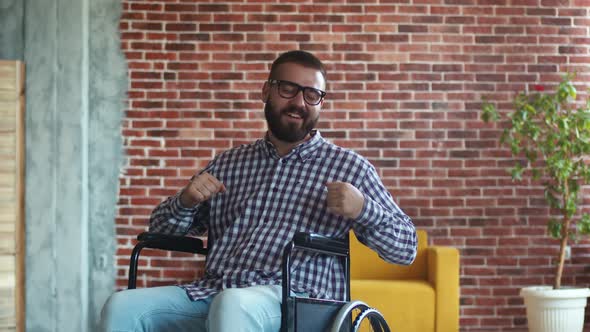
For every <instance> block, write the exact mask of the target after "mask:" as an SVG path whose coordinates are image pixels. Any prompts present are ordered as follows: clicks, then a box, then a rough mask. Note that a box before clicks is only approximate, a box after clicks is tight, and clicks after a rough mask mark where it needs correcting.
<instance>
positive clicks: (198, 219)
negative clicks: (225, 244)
mask: <svg viewBox="0 0 590 332" xmlns="http://www.w3.org/2000/svg"><path fill="white" fill-rule="evenodd" d="M181 192H182V190H181V191H179V192H178V193H177V194H176V195H174V196H171V197H168V198H167V199H166V200H165V201H163V202H162V203H160V204H159V205H158V206H156V208H155V209H154V210H153V211H152V214H151V216H150V227H149V231H150V232H155V233H164V234H172V235H187V234H190V235H202V234H204V233H205V232H206V231H207V223H206V220H208V217H209V205H208V202H204V203H201V204H199V205H197V206H195V207H191V208H186V207H184V206H182V203H181V202H180V193H181Z"/></svg>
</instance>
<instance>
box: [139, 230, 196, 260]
mask: <svg viewBox="0 0 590 332" xmlns="http://www.w3.org/2000/svg"><path fill="white" fill-rule="evenodd" d="M137 240H138V241H139V243H138V245H139V244H141V246H142V248H152V249H161V250H171V251H181V252H188V253H192V254H202V255H206V254H207V248H205V247H204V244H203V240H201V239H199V238H195V237H189V236H182V235H169V234H160V233H150V232H143V233H141V234H139V235H138V236H137Z"/></svg>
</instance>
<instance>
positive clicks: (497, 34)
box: [116, 0, 590, 331]
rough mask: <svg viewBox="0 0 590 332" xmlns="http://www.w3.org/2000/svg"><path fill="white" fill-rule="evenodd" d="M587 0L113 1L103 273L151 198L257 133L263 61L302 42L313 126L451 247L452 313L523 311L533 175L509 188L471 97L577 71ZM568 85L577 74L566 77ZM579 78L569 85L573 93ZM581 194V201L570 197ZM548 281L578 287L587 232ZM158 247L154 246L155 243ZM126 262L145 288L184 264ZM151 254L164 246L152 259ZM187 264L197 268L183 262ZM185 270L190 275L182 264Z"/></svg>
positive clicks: (123, 256) (541, 248) (486, 326)
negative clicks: (316, 68) (111, 248)
mask: <svg viewBox="0 0 590 332" xmlns="http://www.w3.org/2000/svg"><path fill="white" fill-rule="evenodd" d="M589 6H590V1H589V0H512V1H508V0H397V1H396V0H394V1H383V0H382V1H377V0H351V1H344V0H341V1H315V2H314V1H304V0H293V1H260V0H253V1H247V0H243V1H238V0H233V1H219V2H207V1H202V2H199V1H183V0H180V1H179V0H167V1H130V0H128V1H123V16H122V18H121V22H120V30H121V34H122V48H123V51H124V52H125V55H126V57H127V60H128V64H129V78H130V80H129V92H128V95H129V101H128V108H127V109H126V113H125V114H126V117H125V120H124V122H123V128H122V134H123V136H124V145H125V146H124V148H125V152H126V154H127V163H126V164H125V166H124V169H123V173H122V175H121V178H120V183H121V189H120V199H119V204H118V217H117V220H116V225H117V240H118V243H119V248H118V253H117V259H118V271H119V277H118V280H117V284H118V286H119V287H124V285H125V281H126V273H127V271H126V268H127V263H128V258H127V257H128V255H129V252H130V250H131V247H132V244H133V238H134V236H135V235H136V234H137V233H139V232H140V231H142V230H144V229H145V227H146V225H147V220H148V216H149V213H150V211H151V209H152V208H153V207H154V206H155V205H156V204H157V203H158V202H160V201H161V200H162V199H164V198H165V197H166V196H167V195H171V194H173V193H174V192H175V191H176V190H177V189H178V188H180V187H181V186H183V185H184V184H185V181H186V180H187V179H188V177H189V176H190V175H192V174H193V173H194V172H195V171H197V170H198V169H199V168H201V167H202V166H203V165H205V164H206V162H207V161H208V160H210V159H211V158H212V157H213V156H214V155H215V154H216V153H218V152H220V151H223V150H225V149H228V148H230V147H232V146H235V145H238V144H241V143H244V142H250V141H252V140H255V139H257V138H260V137H261V136H262V135H263V133H264V131H265V122H264V118H263V113H262V106H263V105H262V103H261V102H260V101H259V100H258V96H259V91H260V87H261V84H262V82H263V80H264V79H265V78H266V76H267V73H268V69H269V64H270V62H271V61H272V60H273V59H274V58H275V57H276V56H277V55H278V54H279V53H281V52H283V51H286V50H290V49H298V48H301V49H305V50H309V51H312V52H314V53H315V54H316V55H318V56H319V57H320V58H321V59H323V60H324V61H325V62H326V64H327V65H328V68H329V84H328V91H329V95H328V99H327V103H326V104H325V107H324V110H323V111H322V114H321V119H322V121H321V124H320V125H319V126H320V129H321V131H322V134H323V135H324V136H325V137H328V138H330V139H331V140H333V141H334V142H335V143H337V144H340V145H343V146H346V147H349V148H352V149H354V150H356V151H358V152H359V153H361V154H362V155H364V156H366V157H368V158H369V159H370V160H371V161H372V162H373V163H374V165H375V166H376V167H377V168H378V170H379V172H380V174H381V176H382V178H383V181H384V182H385V183H386V185H387V186H388V187H389V189H390V190H391V192H392V194H393V195H394V197H395V198H396V199H397V201H398V202H399V203H400V205H401V206H402V207H403V208H404V209H405V211H406V212H407V213H408V214H409V215H410V216H412V217H413V219H414V222H415V224H416V225H417V226H418V227H420V228H423V229H427V230H428V232H429V234H430V236H431V239H432V242H433V243H435V244H440V245H452V246H456V247H458V248H459V249H460V251H461V326H462V330H465V331H476V330H494V331H500V330H503V331H509V330H515V329H518V328H522V327H523V326H524V324H525V315H524V308H523V306H522V300H521V298H520V297H519V295H518V291H519V288H520V287H521V286H525V285H531V284H549V283H551V281H552V277H551V276H552V272H553V268H552V263H553V261H552V257H553V256H554V255H555V254H556V252H557V242H556V241H554V240H551V239H549V238H548V237H547V236H546V235H545V234H546V232H545V228H546V227H545V225H546V220H547V214H548V209H547V208H546V207H545V203H544V201H543V193H542V190H541V188H540V187H532V188H531V187H530V186H529V185H528V183H527V182H524V183H521V184H514V183H512V182H511V181H510V179H509V176H508V175H507V173H506V171H505V167H506V166H507V165H509V164H510V160H509V154H508V152H507V151H506V150H505V149H503V148H499V147H498V145H497V143H496V141H497V136H498V133H499V131H498V130H496V129H494V127H493V126H490V125H484V124H482V122H481V121H480V120H479V115H480V106H481V105H480V100H481V98H482V96H488V97H489V98H490V99H492V100H495V101H500V102H502V103H503V104H502V106H501V107H502V108H508V107H509V106H510V99H511V97H512V96H513V95H514V92H515V91H518V90H522V89H526V88H530V87H531V86H532V85H533V84H538V83H541V84H544V85H546V86H550V85H552V84H554V83H555V82H558V81H559V79H560V76H561V74H562V73H565V72H567V71H579V72H580V73H579V75H578V78H577V81H578V82H580V83H583V82H586V83H588V82H590V70H589V65H590V54H589V50H588V49H589V45H590V33H589V29H590V10H589V9H588V7H589ZM580 87H581V86H580ZM581 90H583V89H581ZM587 202H590V197H589V198H587ZM572 251H573V255H574V259H573V260H570V261H568V266H567V271H566V278H565V280H564V283H565V284H577V285H585V286H588V283H590V273H589V272H590V245H589V244H588V242H582V243H580V244H578V245H574V247H573V250H572ZM158 255H159V256H158ZM161 255H162V254H160V253H153V255H152V256H150V257H149V260H148V259H147V258H146V259H145V260H143V261H142V264H143V265H144V271H147V272H148V274H147V276H148V277H145V276H144V277H141V278H140V284H141V285H143V284H144V283H143V280H146V279H147V280H148V284H152V285H153V284H160V283H169V282H180V281H181V280H190V279H192V278H193V277H194V276H195V275H198V274H199V273H200V271H199V270H196V269H195V263H193V262H192V259H191V258H190V257H188V256H186V255H177V256H175V258H174V259H172V260H165V259H162V256H161ZM166 255H167V254H166ZM197 265H198V264H197ZM195 270H196V271H195Z"/></svg>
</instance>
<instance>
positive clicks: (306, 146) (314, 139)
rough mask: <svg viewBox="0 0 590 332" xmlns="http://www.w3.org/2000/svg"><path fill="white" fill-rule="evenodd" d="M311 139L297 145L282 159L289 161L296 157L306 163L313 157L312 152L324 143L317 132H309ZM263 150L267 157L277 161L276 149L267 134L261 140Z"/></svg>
mask: <svg viewBox="0 0 590 332" xmlns="http://www.w3.org/2000/svg"><path fill="white" fill-rule="evenodd" d="M310 134H311V138H310V139H309V140H307V141H305V142H303V143H301V144H299V145H297V146H296V147H295V148H293V150H292V151H291V152H289V154H287V155H286V156H284V157H283V159H289V158H292V157H293V156H297V157H298V158H299V159H300V160H301V161H306V160H307V159H309V158H310V157H312V156H313V155H314V152H316V151H317V150H318V148H319V147H320V146H321V145H322V144H323V143H324V142H325V140H324V138H323V137H322V135H321V134H320V132H319V131H317V130H312V131H311V133H310ZM261 141H262V142H261V143H262V146H263V149H264V150H265V151H266V153H267V154H268V156H270V157H274V158H277V159H279V158H280V157H279V155H278V153H277V149H276V148H275V146H274V145H273V144H272V143H271V142H270V140H269V139H268V133H266V135H265V137H264V140H261Z"/></svg>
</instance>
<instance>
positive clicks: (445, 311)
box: [426, 246, 459, 332]
mask: <svg viewBox="0 0 590 332" xmlns="http://www.w3.org/2000/svg"><path fill="white" fill-rule="evenodd" d="M426 250H427V257H428V268H427V270H428V272H427V273H428V282H429V283H430V284H431V285H432V287H434V289H435V293H436V304H435V308H436V309H435V310H436V332H456V331H459V250H457V249H456V248H452V247H436V246H433V247H427V249H426Z"/></svg>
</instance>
